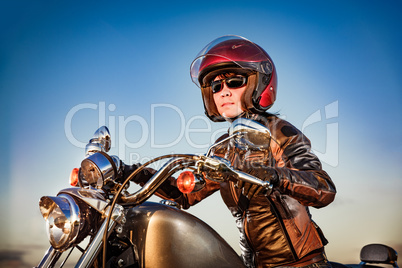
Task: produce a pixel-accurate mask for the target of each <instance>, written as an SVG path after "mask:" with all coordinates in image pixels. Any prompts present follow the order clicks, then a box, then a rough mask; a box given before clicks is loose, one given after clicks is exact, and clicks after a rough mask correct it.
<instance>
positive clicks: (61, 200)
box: [39, 194, 82, 251]
mask: <svg viewBox="0 0 402 268" xmlns="http://www.w3.org/2000/svg"><path fill="white" fill-rule="evenodd" d="M39 207H40V212H41V213H42V216H43V218H44V219H45V220H46V227H47V235H48V238H49V241H50V244H51V245H52V247H53V248H55V249H57V250H61V251H63V250H66V249H67V248H68V247H69V246H70V245H71V244H72V243H74V242H75V241H76V239H77V236H78V233H79V230H80V225H81V223H82V221H81V219H80V209H79V207H78V205H77V203H76V202H75V201H74V199H73V198H72V197H71V196H70V195H67V194H60V195H59V196H57V197H51V196H43V197H42V198H41V199H40V201H39Z"/></svg>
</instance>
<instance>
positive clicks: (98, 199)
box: [58, 187, 109, 214]
mask: <svg viewBox="0 0 402 268" xmlns="http://www.w3.org/2000/svg"><path fill="white" fill-rule="evenodd" d="M63 193H65V194H70V195H72V196H74V197H77V198H78V199H80V200H82V201H84V202H85V203H86V204H87V205H89V206H91V207H92V208H94V209H95V210H97V211H98V212H100V213H101V214H104V212H105V208H106V207H107V206H108V205H109V203H108V202H107V201H106V199H105V197H104V196H103V195H102V193H103V191H102V190H98V189H95V188H89V189H86V188H78V187H74V188H67V189H63V190H61V191H60V192H59V193H58V194H59V195H60V194H63Z"/></svg>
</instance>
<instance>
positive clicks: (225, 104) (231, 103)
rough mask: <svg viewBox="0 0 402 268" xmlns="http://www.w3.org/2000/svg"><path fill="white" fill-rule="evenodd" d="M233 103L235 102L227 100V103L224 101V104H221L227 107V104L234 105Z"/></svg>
mask: <svg viewBox="0 0 402 268" xmlns="http://www.w3.org/2000/svg"><path fill="white" fill-rule="evenodd" d="M233 104H234V102H225V103H223V104H222V105H221V107H225V106H228V105H233Z"/></svg>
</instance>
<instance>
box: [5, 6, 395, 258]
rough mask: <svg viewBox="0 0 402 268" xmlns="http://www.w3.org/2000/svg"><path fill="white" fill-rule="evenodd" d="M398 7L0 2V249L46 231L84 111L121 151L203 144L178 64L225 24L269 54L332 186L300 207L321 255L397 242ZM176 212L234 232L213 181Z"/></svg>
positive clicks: (42, 238) (39, 246)
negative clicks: (326, 199)
mask: <svg viewBox="0 0 402 268" xmlns="http://www.w3.org/2000/svg"><path fill="white" fill-rule="evenodd" d="M401 6H402V3H401V2H400V1H386V2H384V1H303V2H300V1H286V3H285V2H284V1H249V2H247V3H246V2H244V1H220V2H216V1H215V2H212V1H203V2H202V3H201V2H200V3H197V4H195V3H189V2H187V1H182V2H180V1H178V2H175V1H170V2H165V3H156V4H155V3H145V2H141V3H138V2H135V1H118V2H117V3H111V2H108V1H87V2H85V3H84V4H83V3H78V2H77V3H74V2H72V1H36V2H32V1H12V2H11V1H10V2H9V3H5V2H2V3H1V4H0V25H1V26H2V34H1V35H0V36H1V40H0V93H1V98H0V99H1V106H0V107H1V108H0V109H1V113H0V114H1V123H2V125H3V129H2V131H1V134H0V138H1V141H2V143H3V146H2V147H3V154H2V156H1V161H0V165H1V167H2V171H3V172H2V174H1V177H0V180H1V183H2V188H1V190H0V191H1V201H2V202H3V204H6V205H5V206H2V208H1V210H0V212H1V214H2V217H1V218H2V219H1V220H0V224H1V229H2V230H1V232H0V235H1V239H0V241H1V242H0V248H1V249H5V248H11V249H18V248H19V245H21V244H22V245H23V246H24V247H23V248H24V249H27V253H26V255H25V259H26V261H27V262H28V261H33V262H32V265H36V263H37V261H36V260H35V258H37V257H34V256H35V254H37V253H38V252H39V254H40V253H42V251H43V250H44V249H46V248H47V245H48V244H47V238H46V234H45V224H44V221H43V219H42V218H41V216H40V213H39V209H38V205H37V204H38V200H39V198H40V197H41V196H42V195H55V194H57V192H58V190H60V189H62V188H66V187H68V176H69V173H70V170H71V169H72V168H73V167H76V166H79V164H80V161H81V160H82V158H83V157H84V150H83V149H82V148H80V145H81V144H83V143H86V142H87V141H88V139H89V138H90V137H91V136H92V134H93V132H94V131H95V130H96V128H97V127H98V125H99V123H106V124H107V125H108V126H109V128H110V129H111V131H112V135H113V137H114V140H113V142H114V144H115V145H114V147H113V148H112V153H113V154H116V155H119V156H120V157H121V158H122V159H124V160H125V161H126V162H132V161H136V160H141V161H146V160H147V159H149V158H152V157H156V156H159V155H162V154H166V153H171V152H180V153H184V152H186V153H203V152H205V151H206V147H207V144H209V143H210V142H211V139H212V138H211V137H214V136H216V135H218V134H219V133H222V131H224V130H225V128H226V127H227V125H226V124H225V123H222V124H212V123H210V122H209V121H208V120H207V119H206V117H205V116H204V115H203V106H202V101H201V96H200V92H199V90H198V88H197V87H196V86H195V85H194V84H193V83H192V82H191V79H190V75H189V67H190V64H191V62H192V60H193V59H194V57H195V55H197V53H198V52H199V51H200V50H201V49H202V48H203V47H204V46H205V45H206V44H207V43H209V42H210V41H212V40H213V39H215V38H217V37H219V36H222V35H227V34H236V35H241V36H244V37H246V38H248V39H250V40H252V41H254V42H256V43H257V44H259V45H260V46H262V47H263V48H264V49H265V50H266V51H267V52H268V53H269V54H270V56H271V57H272V58H273V60H274V62H275V65H276V68H277V70H278V79H279V89H278V96H277V102H276V103H275V105H274V106H273V107H272V109H271V111H272V112H278V113H280V115H281V116H282V117H284V118H286V119H287V120H289V121H290V122H291V123H293V124H294V125H295V126H296V127H298V128H299V129H303V131H304V132H305V133H306V135H307V136H308V137H309V138H310V139H311V141H312V143H313V149H314V150H315V152H316V153H317V155H319V156H320V158H321V160H322V162H323V165H324V168H325V169H326V170H327V171H328V173H329V174H330V175H331V177H332V178H333V180H334V181H335V184H336V185H337V188H338V195H337V198H336V200H335V202H334V203H333V204H331V205H330V206H328V207H326V208H324V209H320V210H312V213H313V217H314V219H315V220H316V221H317V223H318V224H319V225H320V226H321V227H322V229H323V230H324V232H325V233H326V236H327V238H328V240H329V241H330V244H329V245H328V247H327V253H328V255H329V258H331V259H333V260H336V261H345V262H348V261H354V262H357V261H358V256H359V255H358V254H359V250H360V248H361V247H362V246H363V245H365V244H368V243H373V242H375V243H386V244H389V245H391V246H393V247H396V248H399V249H402V246H401V242H400V241H401V238H402V227H401V226H402V224H401V222H402V213H401V209H400V206H401V204H402V197H401V196H402V195H401V194H400V193H401V191H402V176H401V175H400V174H402V168H401V163H402V162H401V160H402V153H401V151H402V146H401V145H402V144H401V138H402V123H401V120H400V116H401V115H402V106H401V105H400V103H401V101H402V93H401V92H402V90H401V89H402V77H401V73H402V53H401V52H400V48H401V47H402V33H401V31H400V28H401V26H402V19H401V18H400V14H399V13H400V12H399V11H400V10H401ZM197 129H198V130H197ZM190 212H193V213H195V214H196V215H198V216H200V217H201V218H202V219H204V220H205V221H206V222H208V223H209V224H210V225H212V226H213V227H214V228H215V229H217V230H218V231H219V232H220V233H221V234H222V235H223V237H224V238H225V239H226V240H228V241H229V242H230V243H231V244H232V245H233V247H235V248H236V247H237V233H236V230H235V225H234V222H233V220H232V218H231V216H230V214H229V212H228V211H226V208H225V207H224V205H223V202H222V201H221V200H220V196H219V194H215V195H214V196H212V197H210V198H208V199H207V200H205V201H204V202H202V203H201V204H199V205H197V206H195V207H194V208H192V209H190ZM3 215H4V216H3ZM216 215H219V216H216ZM345 241H348V242H345ZM34 248H35V250H34Z"/></svg>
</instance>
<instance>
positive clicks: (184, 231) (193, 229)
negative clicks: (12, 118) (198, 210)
mask: <svg viewBox="0 0 402 268" xmlns="http://www.w3.org/2000/svg"><path fill="white" fill-rule="evenodd" d="M124 233H125V235H126V236H129V237H130V240H131V242H132V243H133V244H134V246H133V248H134V251H135V255H136V258H138V259H139V266H140V267H158V268H164V267H166V268H167V267H169V268H171V267H185V268H189V267H208V268H210V267H231V268H233V267H245V266H244V264H243V262H242V260H241V259H240V257H239V256H238V255H237V253H236V252H235V251H234V250H233V249H232V248H231V247H230V246H229V244H227V242H226V241H225V240H224V239H223V238H222V237H221V236H220V235H219V234H217V233H216V232H215V231H214V230H213V229H212V228H211V227H210V226H208V225H207V224H206V223H204V222H203V221H201V220H200V219H198V218H196V217H194V216H193V215H191V214H189V213H187V212H184V211H182V210H179V209H177V208H174V207H170V206H167V205H162V204H158V203H152V202H145V203H143V204H141V205H140V206H137V207H133V208H131V209H129V210H128V211H127V214H126V224H125V226H124Z"/></svg>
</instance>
